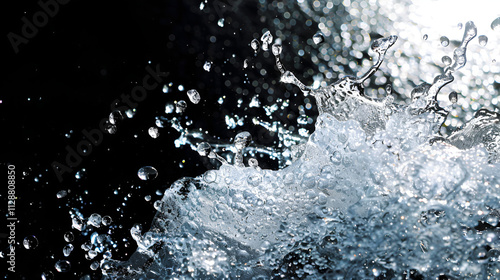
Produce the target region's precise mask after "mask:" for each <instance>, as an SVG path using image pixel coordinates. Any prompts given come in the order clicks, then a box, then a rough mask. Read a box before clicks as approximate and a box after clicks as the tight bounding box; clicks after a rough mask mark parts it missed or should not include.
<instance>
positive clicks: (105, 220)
mask: <svg viewBox="0 0 500 280" xmlns="http://www.w3.org/2000/svg"><path fill="white" fill-rule="evenodd" d="M112 222H113V219H112V218H111V217H110V216H104V217H102V224H103V225H104V226H109V225H111V223H112Z"/></svg>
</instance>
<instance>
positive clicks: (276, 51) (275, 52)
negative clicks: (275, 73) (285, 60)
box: [272, 43, 283, 56]
mask: <svg viewBox="0 0 500 280" xmlns="http://www.w3.org/2000/svg"><path fill="white" fill-rule="evenodd" d="M282 49H283V46H281V44H277V43H276V44H274V45H273V47H272V51H273V55H274V56H278V55H280V54H281V51H282Z"/></svg>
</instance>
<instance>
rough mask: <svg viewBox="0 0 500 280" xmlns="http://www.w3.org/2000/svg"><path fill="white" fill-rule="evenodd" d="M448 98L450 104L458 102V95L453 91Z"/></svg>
mask: <svg viewBox="0 0 500 280" xmlns="http://www.w3.org/2000/svg"><path fill="white" fill-rule="evenodd" d="M448 98H449V99H450V101H451V103H453V104H455V103H457V100H458V93H456V92H455V91H452V92H450V94H449V95H448Z"/></svg>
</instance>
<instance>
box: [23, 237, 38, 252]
mask: <svg viewBox="0 0 500 280" xmlns="http://www.w3.org/2000/svg"><path fill="white" fill-rule="evenodd" d="M23 245H24V248H26V249H28V250H32V249H35V248H36V247H38V239H37V238H36V236H34V235H30V236H26V237H25V238H24V240H23Z"/></svg>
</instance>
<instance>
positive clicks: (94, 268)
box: [90, 261, 99, 270]
mask: <svg viewBox="0 0 500 280" xmlns="http://www.w3.org/2000/svg"><path fill="white" fill-rule="evenodd" d="M98 268H99V263H98V262H96V261H94V262H92V263H91V264H90V269H92V270H97V269H98Z"/></svg>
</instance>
